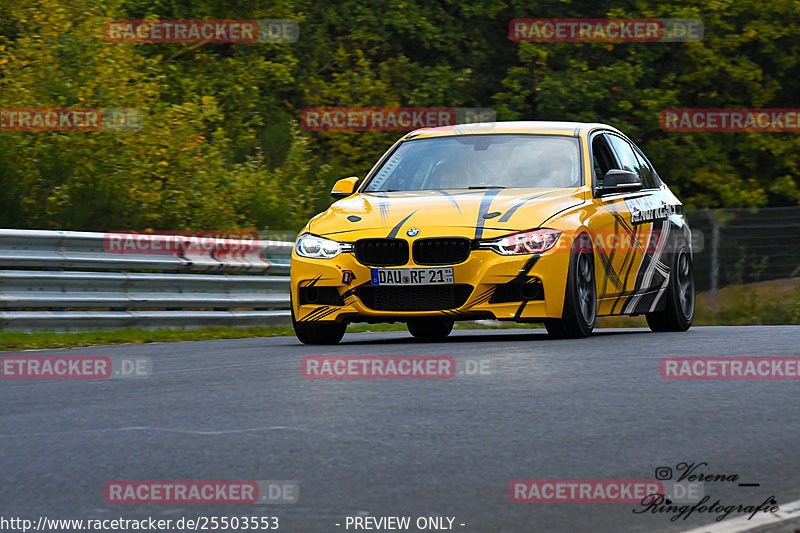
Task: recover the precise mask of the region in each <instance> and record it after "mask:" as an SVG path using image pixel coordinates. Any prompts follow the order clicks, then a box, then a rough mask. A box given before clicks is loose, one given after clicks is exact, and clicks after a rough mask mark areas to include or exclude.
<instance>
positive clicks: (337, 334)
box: [292, 306, 347, 344]
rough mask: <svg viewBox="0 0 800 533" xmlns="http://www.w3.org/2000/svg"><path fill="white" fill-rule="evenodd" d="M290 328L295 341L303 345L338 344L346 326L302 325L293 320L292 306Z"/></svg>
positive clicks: (332, 324) (317, 323) (315, 323)
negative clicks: (292, 328) (295, 338)
mask: <svg viewBox="0 0 800 533" xmlns="http://www.w3.org/2000/svg"><path fill="white" fill-rule="evenodd" d="M292 326H293V327H294V334H295V336H296V337H297V340H299V341H300V342H302V343H303V344H338V343H339V341H340V340H342V337H344V332H345V330H347V324H340V323H338V322H309V323H307V324H304V323H302V322H297V321H296V320H295V319H294V306H292Z"/></svg>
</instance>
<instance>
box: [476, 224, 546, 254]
mask: <svg viewBox="0 0 800 533" xmlns="http://www.w3.org/2000/svg"><path fill="white" fill-rule="evenodd" d="M559 236H561V232H560V231H558V230H554V229H537V230H531V231H523V232H521V233H515V234H513V235H506V236H505V237H501V238H499V239H493V240H491V241H481V242H480V244H479V245H478V248H482V249H487V250H492V251H494V252H496V253H498V254H500V255H522V254H538V253H542V252H546V251H547V250H549V249H550V248H552V247H553V246H555V244H556V242H557V241H558V237H559Z"/></svg>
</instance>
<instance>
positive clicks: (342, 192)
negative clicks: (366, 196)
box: [331, 176, 358, 200]
mask: <svg viewBox="0 0 800 533" xmlns="http://www.w3.org/2000/svg"><path fill="white" fill-rule="evenodd" d="M357 182H358V176H350V177H349V178H342V179H340V180H339V181H337V182H336V183H334V184H333V189H331V196H333V197H334V198H336V199H337V200H338V199H339V198H345V197H347V196H350V195H351V194H353V191H355V190H356V183H357Z"/></svg>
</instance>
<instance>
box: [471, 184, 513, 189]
mask: <svg viewBox="0 0 800 533" xmlns="http://www.w3.org/2000/svg"><path fill="white" fill-rule="evenodd" d="M506 188H507V187H503V186H502V185H472V186H470V187H467V189H506Z"/></svg>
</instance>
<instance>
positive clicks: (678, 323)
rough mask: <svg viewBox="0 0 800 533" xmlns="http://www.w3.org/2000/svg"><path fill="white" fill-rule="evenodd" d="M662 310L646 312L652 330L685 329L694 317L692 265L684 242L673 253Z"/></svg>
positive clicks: (689, 325) (690, 324)
mask: <svg viewBox="0 0 800 533" xmlns="http://www.w3.org/2000/svg"><path fill="white" fill-rule="evenodd" d="M665 297H666V304H665V306H664V310H663V311H656V312H653V313H647V314H646V315H645V316H646V318H647V325H648V326H650V329H651V330H653V331H686V330H687V329H689V328H690V327H691V326H692V320H693V319H694V266H693V265H692V255H691V253H690V252H689V247H688V246H687V245H686V243H682V244H681V246H680V247H679V248H678V253H677V254H675V260H674V264H673V265H672V272H670V278H669V285H668V286H667V293H666V295H665Z"/></svg>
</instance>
